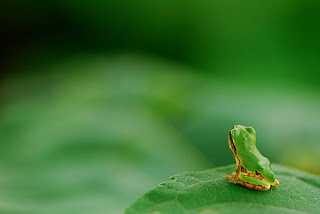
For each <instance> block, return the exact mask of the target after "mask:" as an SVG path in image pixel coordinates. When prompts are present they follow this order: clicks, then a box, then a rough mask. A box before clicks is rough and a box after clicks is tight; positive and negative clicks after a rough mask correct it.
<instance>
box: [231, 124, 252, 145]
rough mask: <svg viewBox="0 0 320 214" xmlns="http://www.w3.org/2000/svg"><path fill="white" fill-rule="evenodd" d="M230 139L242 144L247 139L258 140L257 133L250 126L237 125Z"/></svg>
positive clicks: (232, 130)
mask: <svg viewBox="0 0 320 214" xmlns="http://www.w3.org/2000/svg"><path fill="white" fill-rule="evenodd" d="M229 138H230V139H232V141H237V142H242V141H243V140H246V139H254V142H255V139H256V131H255V130H254V128H252V127H250V126H242V125H235V126H233V129H231V131H230V132H229Z"/></svg>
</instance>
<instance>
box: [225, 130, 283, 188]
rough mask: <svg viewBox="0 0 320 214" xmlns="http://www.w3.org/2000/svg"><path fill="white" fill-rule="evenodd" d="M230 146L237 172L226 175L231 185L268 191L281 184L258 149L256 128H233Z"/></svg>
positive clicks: (229, 141)
mask: <svg viewBox="0 0 320 214" xmlns="http://www.w3.org/2000/svg"><path fill="white" fill-rule="evenodd" d="M228 144H229V147H230V149H231V150H232V152H233V155H234V158H235V161H236V171H235V172H233V173H232V175H224V177H227V178H228V179H229V180H228V181H229V182H230V183H233V184H240V185H243V186H245V187H247V188H249V189H253V190H258V191H267V190H269V189H270V188H272V187H278V186H279V184H280V183H279V181H278V180H277V179H276V178H275V175H274V172H273V171H272V170H271V167H270V161H269V160H268V159H267V158H266V157H264V156H263V155H262V154H261V153H260V152H259V150H258V148H257V145H256V131H255V130H254V128H252V127H250V126H243V125H235V126H233V129H231V130H230V132H229V135H228Z"/></svg>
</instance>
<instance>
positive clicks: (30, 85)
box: [0, 0, 320, 214]
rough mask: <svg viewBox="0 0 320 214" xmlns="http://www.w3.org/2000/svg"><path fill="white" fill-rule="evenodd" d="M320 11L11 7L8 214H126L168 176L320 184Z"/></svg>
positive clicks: (4, 58) (6, 78)
mask: <svg viewBox="0 0 320 214" xmlns="http://www.w3.org/2000/svg"><path fill="white" fill-rule="evenodd" d="M319 9H320V2H319V1H289V0H285V1H280V2H279V1H267V2H259V3H257V2H255V1H245V2H229V1H187V2H185V1H177V0H174V1H172V0H171V1H121V2H120V1H102V0H91V1H79V0H77V1H75V0H67V1H61V0H57V1H40V0H39V1H23V0H20V1H19V0H18V1H17V0H13V1H7V0H4V1H1V4H0V27H1V28H0V32H1V35H0V36H1V49H0V54H1V59H0V68H1V75H0V102H1V105H0V118H1V120H0V121H1V122H0V142H1V143H0V213H6V214H8V213H34V214H38V213H39V214H40V213H41V214H42V213H46V214H51V213H52V214H56V213H63V214H64V213H66V214H73V213H75V214H82V213H83V214H87V213H91V214H102V213H104V214H105V213H112V214H120V213H122V212H123V211H124V209H125V208H126V207H128V206H129V205H130V204H131V203H132V202H133V201H134V200H135V199H136V198H138V197H140V196H141V195H142V194H143V193H144V192H145V191H147V190H149V189H150V188H152V187H154V186H155V185H157V184H158V183H160V182H162V181H165V180H168V178H169V176H171V175H174V174H177V173H180V172H183V171H191V170H203V169H208V168H211V167H215V166H223V165H226V164H231V163H234V158H233V155H232V152H231V150H230V149H229V148H228V144H227V133H228V131H229V130H230V129H231V128H232V126H233V125H235V124H242V125H248V126H253V127H254V128H255V129H256V131H257V143H258V148H259V149H260V151H261V152H262V154H264V155H265V156H267V157H268V158H269V159H270V161H271V162H278V163H281V164H285V165H288V166H292V167H296V168H300V169H303V170H306V171H309V172H312V173H316V174H320V152H319V151H320V144H319V142H318V136H319V121H320V99H319V92H320V85H319V82H320V75H319V74H318V73H319V68H320V64H319V61H320V60H319V59H320V42H319V38H320V26H319V21H320V13H319Z"/></svg>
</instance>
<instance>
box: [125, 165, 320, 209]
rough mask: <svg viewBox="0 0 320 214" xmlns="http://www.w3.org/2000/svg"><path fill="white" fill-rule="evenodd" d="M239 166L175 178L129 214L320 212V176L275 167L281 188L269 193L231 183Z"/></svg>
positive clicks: (163, 184) (160, 186)
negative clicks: (230, 179) (232, 175)
mask: <svg viewBox="0 0 320 214" xmlns="http://www.w3.org/2000/svg"><path fill="white" fill-rule="evenodd" d="M234 170H235V165H228V166H225V167H219V168H214V169H210V170H207V171H202V172H187V173H183V174H180V175H177V176H173V177H171V179H172V181H169V182H164V183H161V184H160V185H158V186H157V187H156V188H154V189H153V190H151V191H149V192H147V193H146V194H145V195H144V196H143V197H141V198H140V199H138V200H137V201H135V202H134V203H133V204H132V205H131V206H130V207H129V208H128V209H127V210H126V211H125V214H145V213H157V214H180V213H181V214H211V213H235V212H237V213H260V214H261V213H273V214H275V213H319V212H320V176H316V175H312V174H308V173H305V172H302V171H299V170H296V169H292V168H287V167H284V166H282V165H272V170H273V171H274V172H275V174H276V178H277V179H278V180H279V181H280V186H279V187H278V188H273V189H271V190H269V191H266V192H259V191H255V190H250V189H248V188H246V187H243V186H240V185H234V184H231V183H228V181H227V179H226V178H224V177H223V175H224V174H231V173H232V171H234Z"/></svg>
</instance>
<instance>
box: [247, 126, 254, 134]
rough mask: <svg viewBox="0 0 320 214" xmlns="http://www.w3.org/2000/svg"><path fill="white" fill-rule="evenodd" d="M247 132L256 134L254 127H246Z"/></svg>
mask: <svg viewBox="0 0 320 214" xmlns="http://www.w3.org/2000/svg"><path fill="white" fill-rule="evenodd" d="M246 130H247V131H248V132H249V133H251V134H255V133H256V131H255V130H254V128H252V127H246Z"/></svg>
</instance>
